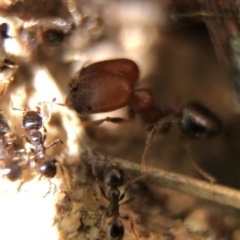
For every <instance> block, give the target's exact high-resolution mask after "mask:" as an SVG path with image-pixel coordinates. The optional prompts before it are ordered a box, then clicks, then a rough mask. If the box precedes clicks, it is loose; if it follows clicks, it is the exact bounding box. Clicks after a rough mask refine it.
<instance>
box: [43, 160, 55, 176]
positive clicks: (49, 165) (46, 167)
mask: <svg viewBox="0 0 240 240" xmlns="http://www.w3.org/2000/svg"><path fill="white" fill-rule="evenodd" d="M57 162H58V161H57V160H56V159H55V158H48V159H47V160H45V161H44V162H43V163H42V164H41V165H40V166H39V172H40V173H41V174H42V175H43V176H45V177H47V178H53V177H55V175H56V173H57V165H56V163H57Z"/></svg>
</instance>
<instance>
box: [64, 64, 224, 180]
mask: <svg viewBox="0 0 240 240" xmlns="http://www.w3.org/2000/svg"><path fill="white" fill-rule="evenodd" d="M138 77H139V69H138V66H137V65H136V64H135V63H134V62H133V61H131V60H129V59H115V60H107V61H102V62H97V63H93V64H91V65H89V66H87V67H85V68H83V69H82V70H81V71H79V72H78V73H77V74H76V76H75V78H74V79H73V81H72V83H71V90H70V93H69V95H68V96H67V99H66V105H67V106H69V107H72V108H73V109H75V110H76V111H77V112H78V113H79V114H93V113H102V112H108V111H113V110H117V109H119V108H122V107H125V106H129V108H130V112H132V113H133V114H136V113H138V114H139V115H140V117H141V118H142V119H143V121H144V122H145V123H146V124H147V125H148V128H149V129H151V128H153V126H154V125H155V124H157V122H158V121H159V120H160V119H161V118H163V117H165V116H167V115H170V114H172V115H174V116H175V119H176V120H174V121H172V122H167V123H165V124H164V125H163V126H162V128H161V132H163V133H164V132H167V131H168V130H169V128H170V127H171V126H175V127H176V128H177V129H178V132H179V134H180V137H181V140H182V141H183V143H184V147H185V148H186V149H187V151H188V152H189V153H190V151H189V147H188V144H187V142H186V141H185V138H184V137H183V134H184V135H186V136H191V137H194V138H197V139H206V138H211V137H214V136H216V135H218V134H219V133H220V131H221V122H220V120H219V119H218V117H217V116H215V114H214V113H212V112H210V111H209V110H208V109H207V108H206V107H204V106H203V105H201V104H199V103H196V102H190V103H188V104H187V105H186V106H185V107H183V108H182V110H181V111H176V110H173V109H170V108H169V109H167V110H166V111H162V110H161V109H158V108H156V107H155V106H154V103H153V97H152V94H151V92H150V90H149V89H135V83H136V81H137V79H138ZM104 121H109V122H113V123H119V122H123V121H125V120H124V119H122V118H109V117H107V118H105V119H100V120H97V121H94V123H96V124H101V123H102V122H104ZM194 166H195V168H196V169H197V170H198V172H200V173H201V175H204V176H205V177H206V178H207V179H209V180H210V181H211V182H212V181H213V180H212V178H210V177H207V174H203V173H204V171H203V170H200V168H199V167H197V166H196V164H194Z"/></svg>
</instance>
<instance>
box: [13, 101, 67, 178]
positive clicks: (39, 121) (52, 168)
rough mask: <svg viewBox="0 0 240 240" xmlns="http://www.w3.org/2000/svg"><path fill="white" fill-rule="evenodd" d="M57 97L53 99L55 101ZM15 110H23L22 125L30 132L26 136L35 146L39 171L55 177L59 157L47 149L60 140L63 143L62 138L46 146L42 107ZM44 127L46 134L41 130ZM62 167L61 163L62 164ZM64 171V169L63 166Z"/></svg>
mask: <svg viewBox="0 0 240 240" xmlns="http://www.w3.org/2000/svg"><path fill="white" fill-rule="evenodd" d="M54 101H55V99H54V100H53V102H54ZM12 109H13V110H20V111H22V112H23V119H22V127H23V129H24V130H25V131H26V132H27V133H28V136H24V138H25V139H26V141H27V142H29V143H30V144H32V145H33V146H34V149H32V150H33V152H34V161H35V162H36V163H37V164H38V166H39V168H38V171H39V172H40V174H41V176H45V177H47V178H53V177H55V175H56V173H57V166H56V163H59V161H58V160H57V159H55V158H54V157H52V156H50V155H48V154H47V153H46V150H47V149H48V148H50V147H55V146H56V145H57V144H58V143H59V142H60V143H62V144H63V142H62V140H60V139H56V140H54V141H53V142H52V143H51V144H50V146H48V147H46V146H45V145H44V142H45V140H46V137H47V135H46V132H47V129H46V128H45V127H44V125H43V117H42V116H41V109H40V107H37V111H26V110H21V109H18V108H13V107H12ZM41 128H43V130H44V134H42V132H41V131H40V129H41ZM60 167H61V164H60ZM61 171H62V173H63V169H62V167H61Z"/></svg>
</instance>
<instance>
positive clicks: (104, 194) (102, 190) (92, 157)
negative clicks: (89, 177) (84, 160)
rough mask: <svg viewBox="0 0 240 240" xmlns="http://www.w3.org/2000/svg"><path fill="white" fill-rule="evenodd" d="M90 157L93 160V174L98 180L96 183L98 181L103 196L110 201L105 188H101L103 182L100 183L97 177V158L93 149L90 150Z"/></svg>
mask: <svg viewBox="0 0 240 240" xmlns="http://www.w3.org/2000/svg"><path fill="white" fill-rule="evenodd" d="M88 155H89V157H90V159H91V162H92V163H91V166H92V173H93V175H94V177H95V178H96V181H97V184H98V186H99V188H100V191H101V194H102V195H103V196H104V197H105V198H106V199H107V200H108V201H109V199H108V197H107V195H106V193H105V191H104V189H103V187H102V186H101V182H100V180H99V178H98V177H97V171H96V168H95V161H96V160H95V157H94V155H93V152H92V149H91V148H88Z"/></svg>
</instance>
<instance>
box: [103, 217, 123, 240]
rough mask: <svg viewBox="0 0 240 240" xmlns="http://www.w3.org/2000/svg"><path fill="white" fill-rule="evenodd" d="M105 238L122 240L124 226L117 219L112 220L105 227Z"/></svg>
mask: <svg viewBox="0 0 240 240" xmlns="http://www.w3.org/2000/svg"><path fill="white" fill-rule="evenodd" d="M106 232H107V236H108V238H109V240H122V238H123V236H124V226H123V224H122V221H121V220H119V219H118V218H113V219H112V220H111V221H110V222H109V224H108V227H107V231H106Z"/></svg>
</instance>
